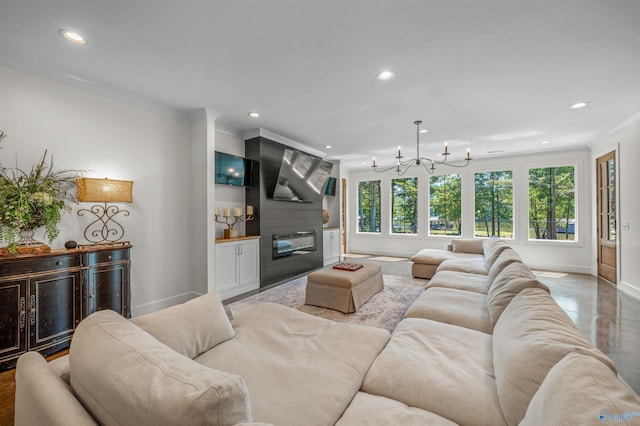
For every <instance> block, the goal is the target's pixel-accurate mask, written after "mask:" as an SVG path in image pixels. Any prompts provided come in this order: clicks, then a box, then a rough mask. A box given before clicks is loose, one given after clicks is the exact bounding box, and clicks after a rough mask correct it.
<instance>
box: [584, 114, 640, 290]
mask: <svg viewBox="0 0 640 426" xmlns="http://www.w3.org/2000/svg"><path fill="white" fill-rule="evenodd" d="M612 150H616V152H617V157H616V160H617V163H618V167H617V172H618V187H617V191H618V212H617V213H618V218H617V219H618V229H617V232H618V236H619V238H618V241H617V243H618V288H619V289H620V290H622V291H624V292H626V293H628V294H630V295H632V296H634V297H636V298H638V299H640V262H638V259H640V190H638V182H640V167H638V160H639V159H640V118H638V117H636V119H635V121H633V120H632V121H631V123H629V124H627V125H624V126H623V127H622V128H621V129H619V130H617V131H615V132H614V133H613V134H611V135H609V136H607V137H605V138H603V140H602V141H600V142H599V143H598V144H596V145H595V146H594V147H593V149H592V152H593V154H592V155H591V164H592V166H593V167H595V161H596V159H597V158H598V157H601V156H602V155H604V154H606V153H608V152H611V151H612ZM592 188H593V189H592V191H593V192H595V178H594V179H592ZM592 209H593V217H594V219H593V229H594V230H595V229H596V222H595V221H596V219H595V218H596V217H597V205H596V200H595V198H594V200H593V203H592ZM594 234H595V232H594ZM596 239H597V235H594V236H593V243H592V247H593V253H592V254H593V258H594V271H593V273H594V274H596V270H595V263H596V262H597V241H596Z"/></svg>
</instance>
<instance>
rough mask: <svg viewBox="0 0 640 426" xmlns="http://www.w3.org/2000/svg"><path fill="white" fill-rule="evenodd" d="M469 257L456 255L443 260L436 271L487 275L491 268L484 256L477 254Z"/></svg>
mask: <svg viewBox="0 0 640 426" xmlns="http://www.w3.org/2000/svg"><path fill="white" fill-rule="evenodd" d="M467 256H469V257H455V258H453V259H447V260H444V261H442V263H440V265H439V266H438V269H436V273H438V272H440V271H458V272H466V273H468V274H478V275H487V274H488V273H489V270H488V269H487V266H486V265H485V262H484V257H481V256H478V255H477V254H473V255H467Z"/></svg>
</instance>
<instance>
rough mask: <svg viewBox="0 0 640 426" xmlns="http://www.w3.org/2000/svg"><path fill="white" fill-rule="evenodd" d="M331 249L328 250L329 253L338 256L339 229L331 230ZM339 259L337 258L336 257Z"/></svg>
mask: <svg viewBox="0 0 640 426" xmlns="http://www.w3.org/2000/svg"><path fill="white" fill-rule="evenodd" d="M330 247H331V249H330V251H329V255H330V256H331V257H333V258H335V257H338V258H339V257H340V231H339V230H337V229H336V230H335V231H331V245H330ZM338 260H339V259H338Z"/></svg>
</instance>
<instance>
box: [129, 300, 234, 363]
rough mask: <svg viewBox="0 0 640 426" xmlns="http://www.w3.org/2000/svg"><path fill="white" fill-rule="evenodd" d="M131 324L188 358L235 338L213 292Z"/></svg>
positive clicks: (135, 320) (223, 310) (221, 306)
mask: <svg viewBox="0 0 640 426" xmlns="http://www.w3.org/2000/svg"><path fill="white" fill-rule="evenodd" d="M131 321H132V322H133V323H134V324H136V325H137V326H138V327H140V328H142V329H143V330H144V331H146V332H147V333H149V334H151V335H152V336H153V337H155V338H156V339H158V340H159V341H161V342H162V343H164V344H165V345H167V346H169V347H170V348H171V349H173V350H174V351H176V352H179V353H181V354H182V355H184V356H187V357H189V358H191V359H194V358H195V357H197V356H198V355H200V354H201V353H203V352H206V351H208V350H209V349H211V348H213V347H214V346H216V345H218V344H220V343H222V342H224V341H226V340H229V339H231V338H232V337H233V336H235V332H234V330H233V327H232V326H231V322H230V321H229V317H228V316H227V313H226V312H225V309H224V306H223V305H222V301H221V300H220V296H219V295H218V293H215V292H211V293H207V294H205V295H203V296H200V297H197V298H195V299H192V300H190V301H188V302H186V303H182V304H180V305H176V306H172V307H170V308H166V309H162V310H160V311H157V312H153V313H151V314H148V315H143V316H140V317H137V318H133V319H132V320H131Z"/></svg>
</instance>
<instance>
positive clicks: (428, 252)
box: [411, 249, 456, 265]
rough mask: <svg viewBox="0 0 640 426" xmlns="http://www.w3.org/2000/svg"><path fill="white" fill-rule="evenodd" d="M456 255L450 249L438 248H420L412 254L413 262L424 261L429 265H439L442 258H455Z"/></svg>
mask: <svg viewBox="0 0 640 426" xmlns="http://www.w3.org/2000/svg"><path fill="white" fill-rule="evenodd" d="M455 257H456V255H455V254H453V253H452V252H450V251H446V250H439V249H422V250H420V251H419V252H417V253H416V254H414V255H413V256H411V261H412V262H414V263H425V264H429V265H439V264H440V263H441V262H442V261H443V260H446V259H452V258H455Z"/></svg>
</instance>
